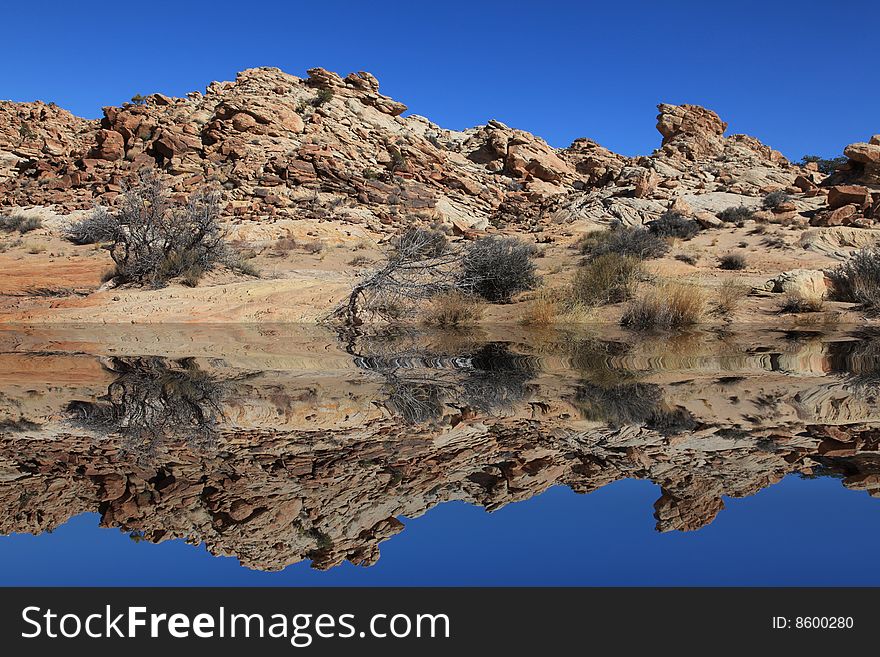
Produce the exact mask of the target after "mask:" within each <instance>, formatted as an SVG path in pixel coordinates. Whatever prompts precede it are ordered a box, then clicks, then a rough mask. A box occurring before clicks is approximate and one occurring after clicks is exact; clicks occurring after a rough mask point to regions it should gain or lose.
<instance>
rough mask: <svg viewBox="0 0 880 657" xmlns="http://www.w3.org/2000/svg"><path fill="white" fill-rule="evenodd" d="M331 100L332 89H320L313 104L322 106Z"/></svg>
mask: <svg viewBox="0 0 880 657" xmlns="http://www.w3.org/2000/svg"><path fill="white" fill-rule="evenodd" d="M331 100H333V90H332V89H319V90H318V95H317V96H315V100H314V102H313V104H314V106H315V107H320V106H321V105H323V104H324V103H329V102H330V101H331Z"/></svg>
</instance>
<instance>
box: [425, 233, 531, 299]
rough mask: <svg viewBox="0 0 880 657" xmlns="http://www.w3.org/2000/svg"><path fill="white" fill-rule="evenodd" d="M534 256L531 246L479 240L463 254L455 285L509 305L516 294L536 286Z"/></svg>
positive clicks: (513, 241) (496, 239)
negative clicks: (506, 302) (459, 272)
mask: <svg viewBox="0 0 880 657" xmlns="http://www.w3.org/2000/svg"><path fill="white" fill-rule="evenodd" d="M441 234H442V233H441ZM536 252H537V249H536V248H535V245H534V244H526V243H525V242H521V241H520V240H518V239H516V238H515V237H497V236H491V237H483V238H482V239H478V240H477V241H475V242H474V243H473V244H471V245H470V246H469V247H468V248H467V250H466V251H465V253H464V256H463V258H462V262H461V274H460V276H459V281H458V285H459V287H461V288H462V289H464V290H467V291H470V292H473V293H474V294H478V295H480V296H481V297H483V298H484V299H486V300H487V301H494V302H498V301H501V302H504V301H509V300H510V298H511V296H513V295H514V294H516V293H517V292H522V291H524V290H531V289H532V288H534V287H535V285H536V284H537V282H538V277H537V275H536V274H535V263H534V262H533V259H534V257H535V255H536Z"/></svg>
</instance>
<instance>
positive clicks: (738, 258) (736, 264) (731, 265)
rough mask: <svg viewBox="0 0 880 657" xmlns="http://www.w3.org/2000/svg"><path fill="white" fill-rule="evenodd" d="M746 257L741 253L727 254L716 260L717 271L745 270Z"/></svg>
mask: <svg viewBox="0 0 880 657" xmlns="http://www.w3.org/2000/svg"><path fill="white" fill-rule="evenodd" d="M746 266H747V265H746V257H745V256H744V255H743V254H742V253H728V254H727V255H723V256H721V258H720V259H719V260H718V268H719V269H729V270H733V271H739V270H741V269H745V268H746Z"/></svg>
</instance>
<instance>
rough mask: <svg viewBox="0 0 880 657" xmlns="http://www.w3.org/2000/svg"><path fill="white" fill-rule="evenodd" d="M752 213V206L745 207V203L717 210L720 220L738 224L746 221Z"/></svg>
mask: <svg viewBox="0 0 880 657" xmlns="http://www.w3.org/2000/svg"><path fill="white" fill-rule="evenodd" d="M754 214H755V211H754V210H753V209H752V208H749V207H746V206H745V205H734V206H732V207H729V208H725V209H724V210H722V211H721V212H719V213H718V218H719V219H721V221H724V222H727V223H730V224H738V223H741V222H743V221H748V220H749V219H751V218H752V216H754Z"/></svg>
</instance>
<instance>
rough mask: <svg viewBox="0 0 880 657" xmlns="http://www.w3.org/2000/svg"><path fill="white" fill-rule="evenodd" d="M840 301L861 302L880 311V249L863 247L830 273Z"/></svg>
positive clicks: (873, 309) (835, 293)
mask: <svg viewBox="0 0 880 657" xmlns="http://www.w3.org/2000/svg"><path fill="white" fill-rule="evenodd" d="M829 277H830V278H831V282H832V284H833V285H834V297H835V298H836V299H837V300H838V301H849V302H852V303H860V304H862V306H863V307H864V308H865V309H866V310H868V311H870V312H872V313H876V312H878V311H880V249H877V248H874V249H863V250H861V251H859V252H857V253H855V254H854V255H853V256H852V257H851V258H850V259H849V260H848V261H847V262H845V263H843V264H842V265H840V266H839V267H837V268H836V269H834V270H832V271H831V272H830V273H829Z"/></svg>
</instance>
